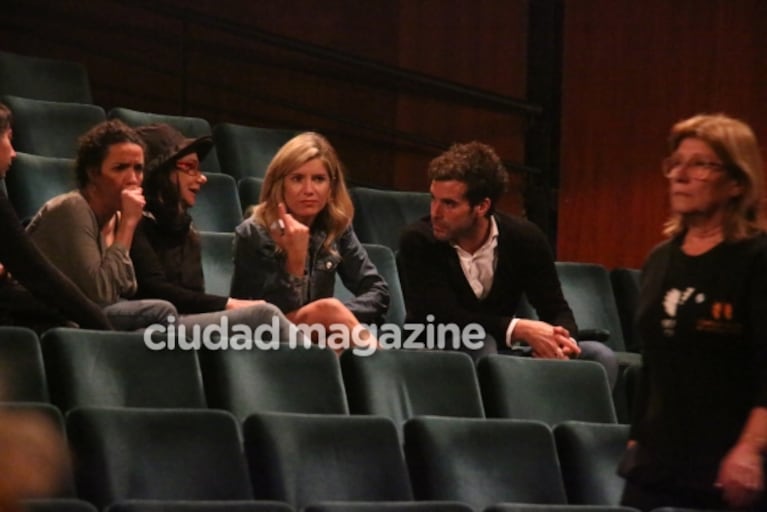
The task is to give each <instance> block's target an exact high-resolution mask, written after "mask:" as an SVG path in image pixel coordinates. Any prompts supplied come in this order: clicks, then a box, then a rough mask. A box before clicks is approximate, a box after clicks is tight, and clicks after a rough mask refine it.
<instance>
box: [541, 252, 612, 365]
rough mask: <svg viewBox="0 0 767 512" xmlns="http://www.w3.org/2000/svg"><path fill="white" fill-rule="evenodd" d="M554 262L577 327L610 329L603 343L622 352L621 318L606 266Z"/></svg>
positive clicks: (582, 328)
mask: <svg viewBox="0 0 767 512" xmlns="http://www.w3.org/2000/svg"><path fill="white" fill-rule="evenodd" d="M555 265H556V269H557V275H558V276H559V281H560V283H561V284H562V293H563V294H564V296H565V299H566V300H567V303H568V304H569V305H570V309H572V310H573V315H574V316H575V323H576V324H578V329H581V330H585V329H596V330H606V331H609V333H610V335H609V338H608V339H607V341H606V342H605V344H606V345H608V346H609V347H610V348H612V349H613V350H615V351H620V352H624V351H625V350H626V345H625V343H624V341H623V330H622V329H621V320H620V316H618V307H617V306H616V305H615V295H614V293H613V287H612V285H611V284H610V275H609V273H608V272H607V269H606V268H605V267H603V266H602V265H596V264H593V263H574V262H565V261H557V262H555Z"/></svg>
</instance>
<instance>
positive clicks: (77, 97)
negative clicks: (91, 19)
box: [0, 52, 93, 103]
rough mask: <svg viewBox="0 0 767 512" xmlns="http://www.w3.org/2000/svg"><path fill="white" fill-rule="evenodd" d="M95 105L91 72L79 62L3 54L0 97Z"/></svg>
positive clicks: (0, 53)
mask: <svg viewBox="0 0 767 512" xmlns="http://www.w3.org/2000/svg"><path fill="white" fill-rule="evenodd" d="M5 94H10V95H13V96H23V97H26V98H35V99H39V100H48V101H66V102H74V103H93V97H92V96H91V86H90V82H89V80H88V71H87V70H86V69H85V66H83V65H82V64H80V63H79V62H74V61H69V60H60V59H49V58H43V57H32V56H29V55H19V54H16V53H9V52H0V95H5Z"/></svg>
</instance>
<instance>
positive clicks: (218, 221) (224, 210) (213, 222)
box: [189, 172, 242, 232]
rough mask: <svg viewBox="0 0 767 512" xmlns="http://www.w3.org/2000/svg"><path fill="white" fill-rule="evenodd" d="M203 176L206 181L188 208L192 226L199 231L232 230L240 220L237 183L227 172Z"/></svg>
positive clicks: (210, 173)
mask: <svg viewBox="0 0 767 512" xmlns="http://www.w3.org/2000/svg"><path fill="white" fill-rule="evenodd" d="M205 176H206V177H207V178H208V182H207V183H206V184H205V185H203V187H202V188H201V189H200V192H199V193H198V194H197V202H196V203H195V205H194V208H190V209H189V214H190V215H191V216H192V221H193V222H194V226H195V227H196V228H197V229H198V230H200V231H219V232H233V231H234V228H236V227H237V225H238V224H239V223H240V222H242V207H241V206H240V198H239V195H238V193H237V183H235V181H234V178H232V177H231V176H229V175H228V174H222V173H216V172H209V173H207V174H206V175H205Z"/></svg>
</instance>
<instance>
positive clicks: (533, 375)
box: [477, 354, 617, 426]
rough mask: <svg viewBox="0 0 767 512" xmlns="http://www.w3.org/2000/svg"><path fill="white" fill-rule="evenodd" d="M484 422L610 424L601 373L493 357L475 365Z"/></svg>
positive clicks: (589, 365)
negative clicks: (585, 422)
mask: <svg viewBox="0 0 767 512" xmlns="http://www.w3.org/2000/svg"><path fill="white" fill-rule="evenodd" d="M477 376H478V377H479V385H480V389H481V390H482V400H483V402H484V406H485V413H486V414H487V416H488V417H495V418H512V419H530V420H538V421H542V422H544V423H547V424H549V425H551V426H554V425H556V424H558V423H561V422H563V421H568V420H580V421H591V422H595V423H615V422H616V421H617V420H616V415H615V406H614V405H613V401H612V394H611V392H610V385H609V383H608V381H607V374H606V372H605V369H604V367H603V366H602V365H600V364H599V363H596V362H593V361H579V360H575V361H560V360H554V359H536V358H528V357H514V356H507V355H498V354H493V355H489V356H486V357H483V358H482V359H480V361H479V362H478V363H477Z"/></svg>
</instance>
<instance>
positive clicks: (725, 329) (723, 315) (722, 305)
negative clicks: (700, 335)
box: [661, 287, 743, 337]
mask: <svg viewBox="0 0 767 512" xmlns="http://www.w3.org/2000/svg"><path fill="white" fill-rule="evenodd" d="M691 297H692V302H693V303H694V304H703V303H704V302H706V299H707V297H706V295H705V294H704V293H703V292H698V293H696V292H695V288H692V287H688V288H685V289H684V290H680V289H678V288H671V289H670V290H668V291H667V292H666V295H665V296H664V297H663V311H664V312H665V313H666V318H664V319H662V320H661V327H662V329H663V334H664V335H665V336H667V337H672V336H674V334H675V333H676V327H677V315H678V313H679V310H680V308H683V307H684V306H685V305H686V304H687V303H688V301H689V300H690V298H691ZM693 314H697V315H699V317H698V318H696V319H695V330H696V331H698V332H706V333H713V334H727V335H731V334H740V333H741V332H742V331H743V326H742V324H741V323H740V322H737V321H735V320H734V318H735V315H734V312H733V305H732V303H731V302H727V301H720V300H714V301H711V307H710V308H709V309H707V310H705V309H702V310H701V311H700V313H693Z"/></svg>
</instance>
